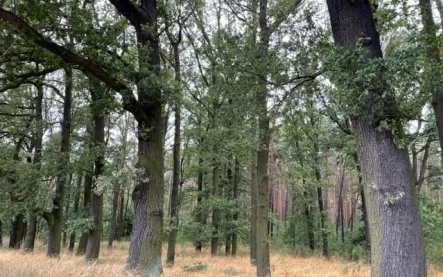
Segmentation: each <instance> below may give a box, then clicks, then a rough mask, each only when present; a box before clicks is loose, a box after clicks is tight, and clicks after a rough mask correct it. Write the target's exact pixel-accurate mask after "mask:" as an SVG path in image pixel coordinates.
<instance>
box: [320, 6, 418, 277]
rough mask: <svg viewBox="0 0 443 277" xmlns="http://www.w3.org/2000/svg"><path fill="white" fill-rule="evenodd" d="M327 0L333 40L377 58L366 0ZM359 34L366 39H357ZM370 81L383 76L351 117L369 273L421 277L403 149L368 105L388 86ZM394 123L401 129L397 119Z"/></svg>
mask: <svg viewBox="0 0 443 277" xmlns="http://www.w3.org/2000/svg"><path fill="white" fill-rule="evenodd" d="M327 4H328V9H329V14H330V20H331V26H332V33H333V36H334V40H335V43H336V44H338V45H340V46H343V47H346V48H348V49H355V47H356V45H357V44H359V45H361V47H364V48H365V49H366V50H367V51H366V62H368V61H371V60H373V59H381V58H382V51H381V47H380V39H379V35H378V33H377V31H376V28H375V23H374V19H373V15H372V10H371V6H370V3H369V1H368V0H357V1H348V0H327ZM361 36H363V37H364V39H365V41H366V43H363V44H362V43H361ZM368 38H369V42H367V41H368ZM343 70H346V68H343ZM345 72H346V71H345ZM350 74H352V72H350ZM351 76H352V75H351ZM375 80H377V82H379V81H380V80H383V79H382V78H381V79H380V76H378V77H377V78H374V81H372V83H369V85H371V86H370V87H369V88H370V89H369V91H370V92H371V96H372V97H373V98H372V100H371V103H362V104H363V105H362V107H364V112H363V114H361V115H357V116H354V117H353V118H352V119H351V122H352V129H353V133H354V136H355V139H356V144H357V154H358V159H359V162H360V166H361V170H362V177H363V184H364V190H365V196H366V198H367V199H366V200H367V208H368V219H369V226H370V235H371V263H372V265H371V276H372V277H379V276H405V277H416V276H426V262H425V255H424V248H423V235H422V230H421V223H420V217H419V213H418V204H417V199H416V195H415V187H414V180H413V177H412V171H411V167H410V164H409V158H408V153H407V152H406V151H405V149H401V148H399V147H398V146H397V145H396V144H395V142H394V138H393V135H392V133H391V131H388V130H380V129H379V128H378V127H379V126H378V123H377V122H379V120H383V119H386V111H385V110H381V112H380V111H378V112H377V117H378V118H375V113H374V112H373V109H374V105H375V104H379V105H382V106H383V104H384V106H386V103H382V102H381V101H380V99H381V98H380V96H381V95H382V94H383V93H385V92H386V90H387V89H388V88H387V87H386V84H383V85H382V86H380V83H377V84H375ZM338 85H340V84H338ZM383 86H384V87H383ZM360 89H362V90H363V89H365V88H363V87H360ZM366 89H368V88H366ZM388 97H392V95H388ZM389 100H391V104H392V103H394V104H395V102H394V101H393V100H392V99H389ZM368 102H369V101H368ZM388 108H390V109H392V108H395V107H392V106H390V107H388ZM398 125H400V126H399V127H400V128H399V130H401V127H402V126H401V124H400V123H398V124H397V126H398Z"/></svg>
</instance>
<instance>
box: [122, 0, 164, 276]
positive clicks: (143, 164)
mask: <svg viewBox="0 0 443 277" xmlns="http://www.w3.org/2000/svg"><path fill="white" fill-rule="evenodd" d="M141 8H142V9H144V10H145V11H146V12H147V13H148V14H149V17H148V18H149V19H148V20H147V22H146V23H145V24H140V25H136V26H135V30H136V33H137V41H138V45H139V49H138V56H139V57H138V58H139V59H138V60H139V67H140V69H141V70H140V72H143V74H144V75H147V76H148V77H147V78H144V79H143V80H141V81H140V82H139V83H138V84H137V86H138V101H139V103H140V106H141V109H142V111H143V113H144V114H145V115H146V116H145V118H144V119H141V118H139V120H138V164H137V167H138V168H139V169H140V170H141V171H142V172H141V173H140V176H139V178H138V180H137V184H136V186H135V188H134V191H133V193H132V199H133V203H134V217H133V229H132V236H131V243H130V245H129V255H128V260H127V265H126V267H127V269H128V270H132V271H136V272H138V273H139V274H141V275H144V276H152V277H155V276H160V275H161V274H162V272H163V268H162V259H161V256H162V236H163V202H164V201H163V195H164V181H163V172H164V170H163V167H164V164H163V163H164V156H163V155H164V152H163V148H164V145H163V142H164V141H163V134H164V121H163V105H162V101H163V99H162V93H161V92H162V88H161V87H160V86H159V85H158V84H157V83H158V82H159V80H157V79H155V78H159V75H160V47H159V41H158V34H157V1H156V0H141ZM153 78H154V79H155V80H152V79H153Z"/></svg>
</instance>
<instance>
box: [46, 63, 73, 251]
mask: <svg viewBox="0 0 443 277" xmlns="http://www.w3.org/2000/svg"><path fill="white" fill-rule="evenodd" d="M65 72H66V82H65V86H66V88H65V99H64V105H63V121H62V134H61V136H62V137H61V149H60V156H61V157H60V161H59V167H60V168H59V173H58V176H57V186H56V191H55V197H54V199H53V205H54V209H53V210H52V212H51V213H45V214H44V218H45V219H46V220H47V221H48V227H49V237H48V253H47V254H48V256H49V257H59V256H60V248H61V239H62V229H63V206H64V205H63V204H64V203H63V202H64V194H65V186H66V183H67V176H68V172H67V165H68V163H69V151H70V140H71V106H72V85H73V82H72V68H71V67H67V68H66V69H65Z"/></svg>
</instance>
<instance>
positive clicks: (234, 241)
mask: <svg viewBox="0 0 443 277" xmlns="http://www.w3.org/2000/svg"><path fill="white" fill-rule="evenodd" d="M239 182H240V163H239V162H238V159H237V158H235V159H234V187H233V201H234V208H235V211H234V215H233V218H232V219H233V223H234V226H238V223H237V221H238V204H237V201H238V185H239ZM237 243H238V242H237V228H236V227H235V228H233V230H232V249H231V256H233V257H235V256H236V255H237Z"/></svg>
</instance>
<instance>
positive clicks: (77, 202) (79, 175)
mask: <svg viewBox="0 0 443 277" xmlns="http://www.w3.org/2000/svg"><path fill="white" fill-rule="evenodd" d="M82 177H83V176H82V171H81V170H79V171H78V173H77V185H76V187H75V196H74V210H73V212H74V215H76V216H78V209H79V206H80V194H81V189H82V179H83V178H82ZM74 246H75V232H72V233H71V236H70V237H69V245H68V250H69V252H73V251H74Z"/></svg>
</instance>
